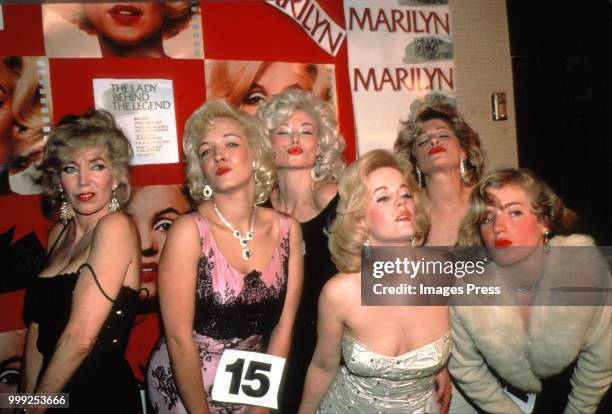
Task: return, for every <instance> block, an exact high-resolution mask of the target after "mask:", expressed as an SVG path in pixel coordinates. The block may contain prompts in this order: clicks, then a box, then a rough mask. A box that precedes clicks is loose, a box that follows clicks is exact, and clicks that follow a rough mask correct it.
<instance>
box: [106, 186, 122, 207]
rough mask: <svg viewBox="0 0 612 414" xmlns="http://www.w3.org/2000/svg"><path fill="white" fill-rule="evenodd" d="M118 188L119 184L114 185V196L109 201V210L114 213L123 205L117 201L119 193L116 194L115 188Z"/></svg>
mask: <svg viewBox="0 0 612 414" xmlns="http://www.w3.org/2000/svg"><path fill="white" fill-rule="evenodd" d="M116 189H117V186H116V185H114V186H113V198H111V201H110V203H108V212H109V213H114V212H115V211H119V207H121V206H120V205H119V201H117V194H115V190H116Z"/></svg>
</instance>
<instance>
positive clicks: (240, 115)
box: [183, 100, 276, 204]
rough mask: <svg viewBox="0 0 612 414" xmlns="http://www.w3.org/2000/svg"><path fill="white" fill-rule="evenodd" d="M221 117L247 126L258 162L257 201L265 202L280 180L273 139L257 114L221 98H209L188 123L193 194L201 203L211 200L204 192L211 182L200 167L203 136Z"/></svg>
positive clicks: (186, 147)
mask: <svg viewBox="0 0 612 414" xmlns="http://www.w3.org/2000/svg"><path fill="white" fill-rule="evenodd" d="M217 118H229V119H233V120H234V121H236V122H238V124H240V125H241V126H242V128H244V131H245V134H246V138H247V145H248V147H249V150H250V151H251V154H252V156H253V160H254V163H255V164H254V167H255V168H254V179H255V202H256V203H257V204H261V203H264V202H265V201H266V200H267V199H268V196H269V195H270V192H271V191H272V187H273V186H274V183H275V181H276V170H275V168H274V161H273V157H272V147H271V146H270V142H269V141H268V139H267V138H266V136H265V134H264V132H263V129H262V128H261V125H260V124H259V122H257V120H256V119H255V118H254V117H252V116H251V115H249V114H247V113H246V112H244V111H242V110H240V109H237V108H234V107H232V106H231V105H229V104H228V103H226V102H224V101H220V100H212V101H208V102H206V103H205V104H204V105H202V106H200V107H199V108H198V109H196V111H195V112H194V113H193V114H191V116H190V117H189V119H188V120H187V123H186V124H185V134H184V136H183V153H184V154H185V160H186V162H187V167H186V169H185V175H186V179H187V185H188V186H189V192H190V194H191V197H192V198H193V200H194V201H196V202H197V203H202V202H204V201H207V200H209V198H206V197H204V194H203V193H202V190H203V189H204V186H205V185H206V184H207V182H206V178H205V177H204V174H203V173H202V168H201V167H200V157H199V154H198V147H199V146H200V143H201V142H202V138H203V137H205V136H206V134H208V132H210V130H211V129H212V128H213V127H214V126H215V120H216V119H217Z"/></svg>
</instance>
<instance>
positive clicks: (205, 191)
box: [202, 184, 213, 200]
mask: <svg viewBox="0 0 612 414" xmlns="http://www.w3.org/2000/svg"><path fill="white" fill-rule="evenodd" d="M202 195H203V196H204V198H205V199H206V200H210V199H211V198H212V195H213V190H212V187H211V186H210V185H209V184H204V188H202Z"/></svg>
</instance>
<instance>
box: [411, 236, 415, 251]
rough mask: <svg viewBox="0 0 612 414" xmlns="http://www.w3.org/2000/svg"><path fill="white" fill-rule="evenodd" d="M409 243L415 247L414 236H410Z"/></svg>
mask: <svg viewBox="0 0 612 414" xmlns="http://www.w3.org/2000/svg"><path fill="white" fill-rule="evenodd" d="M410 245H411V246H412V248H413V249H414V248H415V247H416V237H414V236H413V237H411V238H410Z"/></svg>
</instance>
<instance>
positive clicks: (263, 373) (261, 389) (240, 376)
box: [212, 349, 285, 409]
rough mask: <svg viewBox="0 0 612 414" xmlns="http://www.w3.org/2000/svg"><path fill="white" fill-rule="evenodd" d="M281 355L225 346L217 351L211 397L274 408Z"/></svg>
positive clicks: (276, 401)
mask: <svg viewBox="0 0 612 414" xmlns="http://www.w3.org/2000/svg"><path fill="white" fill-rule="evenodd" d="M284 366H285V358H281V357H277V356H274V355H268V354H261V353H259V352H248V351H237V350H233V349H227V350H225V351H224V352H223V355H221V361H219V367H218V368H217V374H216V375H215V384H214V385H213V390H212V399H213V400H215V401H221V402H230V403H239V404H251V405H259V406H262V407H268V408H274V409H276V408H278V399H277V396H278V388H279V386H280V382H281V378H282V376H283V368H284Z"/></svg>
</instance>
